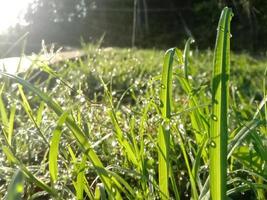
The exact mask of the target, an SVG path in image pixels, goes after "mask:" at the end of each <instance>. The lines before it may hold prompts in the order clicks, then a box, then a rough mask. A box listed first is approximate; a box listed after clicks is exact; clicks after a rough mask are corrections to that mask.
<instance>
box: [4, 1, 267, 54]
mask: <svg viewBox="0 0 267 200" xmlns="http://www.w3.org/2000/svg"><path fill="white" fill-rule="evenodd" d="M224 6H229V7H231V8H232V9H233V11H234V14H235V16H234V18H233V21H232V31H231V33H232V35H233V37H232V43H231V45H232V49H233V50H234V51H246V52H251V53H258V52H264V51H265V50H266V45H267V40H266V36H267V1H266V0H205V1H203V0H186V1H184V0H164V1H162V0H1V3H0V56H1V57H6V56H15V55H19V54H20V53H21V52H22V51H24V52H26V53H31V52H38V51H39V50H40V49H41V41H42V40H44V41H45V43H46V44H51V43H55V44H56V45H57V46H64V47H80V46H81V43H83V42H85V43H88V42H97V41H99V40H101V41H102V45H103V46H118V47H140V48H159V49H162V48H169V47H172V46H178V47H182V46H183V45H184V43H185V41H186V40H187V38H188V37H190V36H191V37H193V38H195V41H196V44H195V47H196V48H198V49H206V48H213V47H214V42H215V35H216V27H217V22H218V19H219V15H220V12H221V9H222V8H223V7H224Z"/></svg>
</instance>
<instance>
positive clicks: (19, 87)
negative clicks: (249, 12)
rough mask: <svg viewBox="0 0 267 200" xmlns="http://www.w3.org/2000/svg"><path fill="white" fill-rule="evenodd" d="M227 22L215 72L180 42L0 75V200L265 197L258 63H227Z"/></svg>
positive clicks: (103, 51)
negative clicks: (163, 48)
mask: <svg viewBox="0 0 267 200" xmlns="http://www.w3.org/2000/svg"><path fill="white" fill-rule="evenodd" d="M230 18H231V10H230V9H228V8H225V9H224V11H223V12H222V15H221V19H220V22H219V25H218V35H217V42H216V47H215V55H214V64H212V61H213V52H211V51H202V52H199V51H197V50H194V51H191V50H190V44H191V43H192V39H189V40H188V41H187V43H186V45H185V50H184V51H181V50H179V49H177V48H172V49H170V50H168V51H167V52H166V53H165V55H164V54H163V52H161V51H157V50H138V49H118V48H99V46H97V45H84V50H85V52H86V56H85V57H84V58H77V59H76V60H69V61H66V62H63V63H59V64H56V65H54V66H47V65H46V64H40V66H38V67H34V66H33V67H32V68H31V69H29V70H28V71H27V72H25V73H21V74H19V75H11V74H7V73H5V72H1V90H0V97H1V98H0V122H1V136H0V139H1V140H0V141H1V144H0V145H1V151H0V177H1V179H0V183H1V184H0V198H1V199H2V198H7V199H12V198H13V199H14V198H16V199H19V197H18V196H20V194H21V193H23V198H25V199H49V198H53V199H157V198H161V199H190V198H192V199H203V200H204V199H209V198H210V197H211V199H225V198H226V195H227V196H228V197H229V198H231V199H238V198H239V199H241V198H242V199H244V198H246V199H262V200H263V199H266V197H267V196H266V195H267V194H266V191H267V164H266V163H267V126H266V119H267V111H266V110H267V108H266V101H267V97H266V80H265V79H266V71H267V70H266V66H267V59H263V58H258V59H255V58H253V57H251V56H249V55H246V54H239V55H237V54H234V53H231V60H230V33H229V30H230V29H229V27H230ZM191 53H192V55H191ZM162 60H163V69H162V72H161V68H162V65H161V63H162ZM230 64H231V78H229V76H230V68H229V67H230ZM212 66H214V68H212ZM212 71H213V72H212ZM228 92H229V94H228ZM15 171H17V172H16V173H15ZM17 195H18V196H17ZM15 196H16V197H15Z"/></svg>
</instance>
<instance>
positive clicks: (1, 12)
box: [0, 0, 33, 33]
mask: <svg viewBox="0 0 267 200" xmlns="http://www.w3.org/2000/svg"><path fill="white" fill-rule="evenodd" d="M32 1H33V0H0V33H3V32H5V31H7V29H8V28H9V27H11V26H14V25H16V24H17V23H19V24H23V23H25V22H24V20H23V15H24V14H25V12H26V11H27V7H28V5H29V3H30V2H32Z"/></svg>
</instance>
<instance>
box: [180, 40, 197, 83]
mask: <svg viewBox="0 0 267 200" xmlns="http://www.w3.org/2000/svg"><path fill="white" fill-rule="evenodd" d="M194 41H195V40H194V39H193V38H191V37H190V38H188V40H187V41H186V43H185V48H184V54H183V60H184V77H185V78H186V80H188V57H189V51H190V44H191V43H193V42H194Z"/></svg>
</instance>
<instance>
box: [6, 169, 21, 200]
mask: <svg viewBox="0 0 267 200" xmlns="http://www.w3.org/2000/svg"><path fill="white" fill-rule="evenodd" d="M23 190H24V186H23V173H22V172H21V171H20V170H17V172H16V173H15V174H14V176H13V178H12V180H11V182H10V184H9V186H8V190H7V197H6V200H19V199H21V195H22V193H23Z"/></svg>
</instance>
